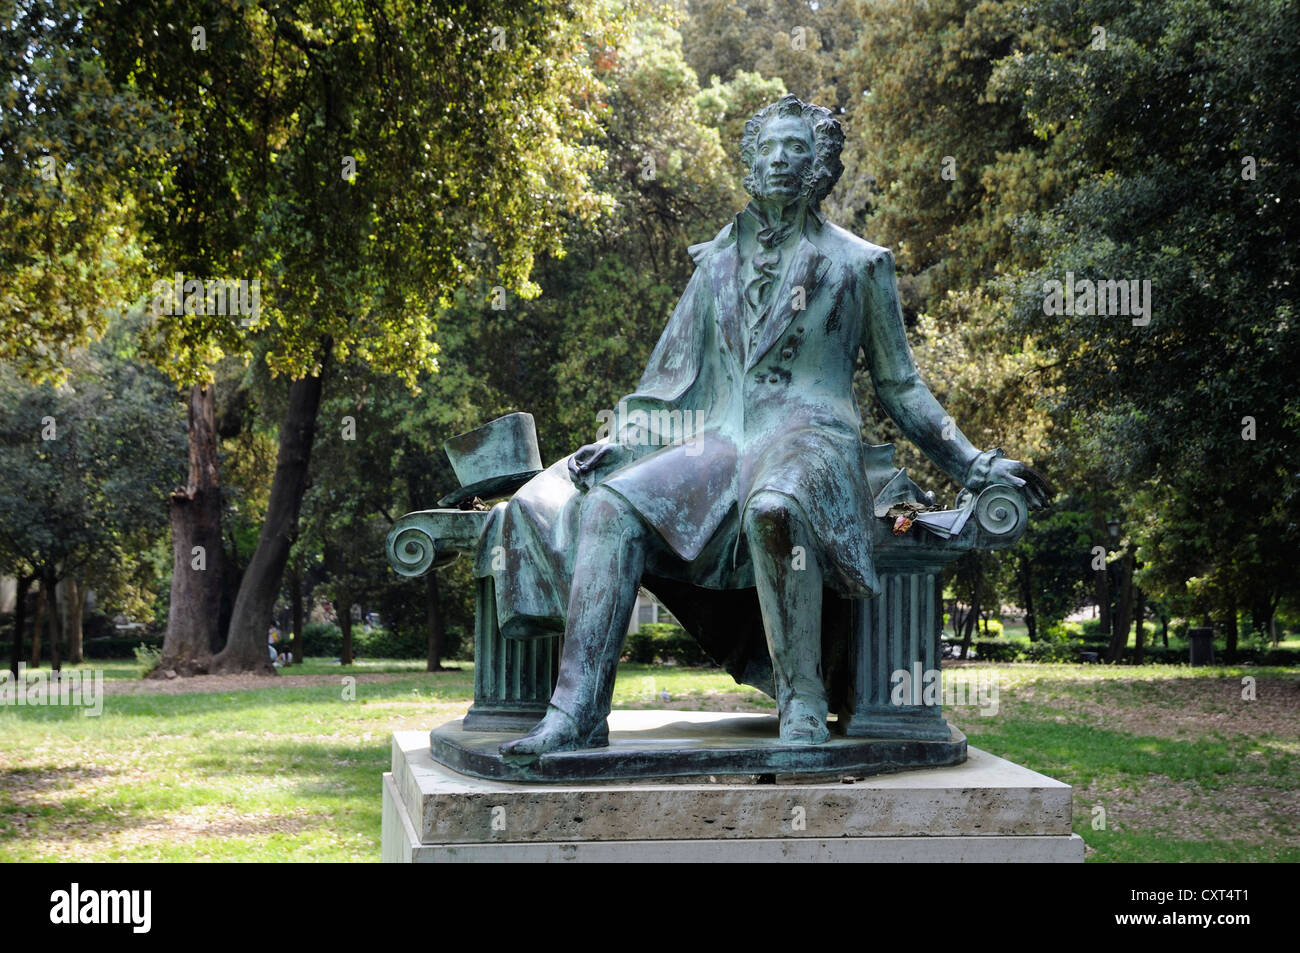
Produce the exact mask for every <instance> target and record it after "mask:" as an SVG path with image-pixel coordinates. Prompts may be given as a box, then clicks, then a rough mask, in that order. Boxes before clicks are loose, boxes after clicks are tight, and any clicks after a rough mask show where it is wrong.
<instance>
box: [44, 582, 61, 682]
mask: <svg viewBox="0 0 1300 953" xmlns="http://www.w3.org/2000/svg"><path fill="white" fill-rule="evenodd" d="M41 584H42V588H43V589H45V590H46V591H47V592H48V593H49V597H48V599H47V601H46V605H45V609H46V612H45V620H46V622H47V623H48V624H49V627H50V671H52V672H57V671H59V670H60V669H62V668H63V658H62V646H61V645H60V644H59V643H60V642H61V641H62V634H61V633H60V632H59V597H58V592H59V582H58V580H57V579H55V578H54V574H53V573H47V574H46V576H45V577H44V578H43V579H42V580H41Z"/></svg>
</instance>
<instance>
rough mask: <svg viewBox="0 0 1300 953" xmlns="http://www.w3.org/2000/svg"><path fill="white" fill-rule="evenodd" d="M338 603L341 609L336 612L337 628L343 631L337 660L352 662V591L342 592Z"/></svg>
mask: <svg viewBox="0 0 1300 953" xmlns="http://www.w3.org/2000/svg"><path fill="white" fill-rule="evenodd" d="M340 605H341V606H342V607H343V611H342V612H340V613H339V614H338V616H339V628H340V629H341V630H342V631H343V650H342V651H341V652H339V662H340V663H341V664H343V665H351V664H352V593H350V592H347V593H343V595H342V599H341V600H340Z"/></svg>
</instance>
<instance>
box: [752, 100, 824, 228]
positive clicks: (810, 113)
mask: <svg viewBox="0 0 1300 953" xmlns="http://www.w3.org/2000/svg"><path fill="white" fill-rule="evenodd" d="M781 116H798V117H799V118H800V119H802V120H803V121H804V122H806V123H807V124H808V128H809V129H811V130H812V137H813V161H812V163H811V164H810V165H809V167H808V171H807V173H806V174H805V175H804V178H803V183H802V192H803V194H805V195H807V196H808V204H809V205H811V206H812V207H813V208H816V207H817V206H818V205H820V204H821V200H822V199H824V198H826V196H827V195H829V194H830V191H831V189H833V188H835V183H836V182H838V181H839V180H840V175H841V174H842V173H843V172H844V163H842V162H841V161H840V152H841V150H843V148H844V128H843V127H842V126H841V125H840V123H839V120H838V119H836V118H835V117H834V116H833V115H831V111H830V110H829V109H827V108H826V107H825V106H815V105H813V104H812V103H806V102H804V101H803V100H802V99H800V98H799V97H798V96H795V95H787V96H783V97H781V98H780V99H779V100H777V101H776V102H774V103H772V104H771V105H768V106H764V107H763V108H762V109H760V110H759V111H758V112H756V113H754V115H753V116H752V117H750V119H748V120H747V121H746V122H745V132H744V134H743V135H742V136H741V137H740V159H741V161H742V162H744V163H745V168H746V169H748V170H749V171H748V172H746V174H745V191H746V192H748V193H749V194H750V195H754V194H755V189H756V188H757V187H758V183H757V182H755V180H754V157H755V154H756V152H757V151H758V136H759V133H761V132H762V130H763V126H765V125H766V124H767V122H768V120H769V119H776V118H778V117H781Z"/></svg>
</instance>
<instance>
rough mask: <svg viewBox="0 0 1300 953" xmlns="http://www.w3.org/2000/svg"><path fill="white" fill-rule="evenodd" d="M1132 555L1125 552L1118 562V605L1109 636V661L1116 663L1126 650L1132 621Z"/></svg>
mask: <svg viewBox="0 0 1300 953" xmlns="http://www.w3.org/2000/svg"><path fill="white" fill-rule="evenodd" d="M1133 563H1134V558H1133V553H1132V552H1131V551H1130V552H1127V553H1125V554H1124V557H1123V558H1122V559H1121V560H1120V573H1121V576H1120V582H1119V605H1118V606H1117V607H1116V610H1115V614H1114V617H1113V619H1112V622H1113V625H1114V628H1113V629H1112V630H1111V635H1110V661H1111V662H1112V663H1118V662H1119V661H1120V660H1121V659H1123V658H1124V650H1125V649H1127V648H1128V629H1129V624H1130V622H1131V621H1132V619H1133Z"/></svg>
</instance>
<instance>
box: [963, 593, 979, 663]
mask: <svg viewBox="0 0 1300 953" xmlns="http://www.w3.org/2000/svg"><path fill="white" fill-rule="evenodd" d="M979 616H980V607H979V603H978V602H977V603H975V605H973V606H971V607H970V610H969V611H968V612H967V613H966V618H965V620H964V623H965V624H964V631H963V632H962V636H961V657H962V658H963V659H968V658H970V642H971V637H972V636H973V635H974V634H975V623H976V622H978V621H979Z"/></svg>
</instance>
